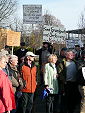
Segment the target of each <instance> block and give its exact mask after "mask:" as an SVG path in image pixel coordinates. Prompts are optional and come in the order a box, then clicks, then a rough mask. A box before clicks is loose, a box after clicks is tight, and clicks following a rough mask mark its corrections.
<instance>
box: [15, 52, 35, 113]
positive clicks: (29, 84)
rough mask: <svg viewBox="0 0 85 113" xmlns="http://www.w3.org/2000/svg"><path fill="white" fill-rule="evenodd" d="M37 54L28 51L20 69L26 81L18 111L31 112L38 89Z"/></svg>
mask: <svg viewBox="0 0 85 113" xmlns="http://www.w3.org/2000/svg"><path fill="white" fill-rule="evenodd" d="M35 57H36V55H35V54H34V53H33V52H31V51H28V52H27V53H26V56H25V60H24V63H23V65H22V67H21V69H20V72H21V76H22V78H23V80H24V81H25V83H26V84H25V87H24V88H23V89H22V90H21V91H22V96H21V100H20V103H19V106H18V107H19V109H18V110H17V113H31V110H32V105H33V97H34V92H35V90H36V84H37V82H36V66H35V64H34V59H35Z"/></svg>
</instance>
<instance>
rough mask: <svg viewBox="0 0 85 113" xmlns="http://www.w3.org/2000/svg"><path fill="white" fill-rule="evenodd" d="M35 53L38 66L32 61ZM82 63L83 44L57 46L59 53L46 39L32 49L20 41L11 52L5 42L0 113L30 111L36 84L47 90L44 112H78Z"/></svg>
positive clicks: (0, 65)
mask: <svg viewBox="0 0 85 113" xmlns="http://www.w3.org/2000/svg"><path fill="white" fill-rule="evenodd" d="M6 48H7V49H6ZM37 55H39V68H37V66H36V65H35V58H36V57H37ZM84 67H85V46H84V47H82V48H80V46H79V45H76V46H75V48H73V49H68V48H66V47H64V48H61V51H60V55H57V54H56V53H55V51H53V47H52V45H50V44H49V43H48V42H43V46H42V48H40V49H38V50H36V51H35V53H33V52H31V51H28V50H27V49H25V43H24V42H22V43H21V48H20V49H18V50H17V51H16V52H15V54H14V55H11V54H10V52H9V51H8V46H6V47H5V50H4V49H3V50H1V52H0V113H31V112H32V106H33V99H34V96H35V92H36V88H37V86H38V87H39V85H40V87H41V85H42V86H43V91H44V90H45V91H46V94H47V95H44V96H45V97H44V98H43V99H45V100H46V108H45V109H46V113H80V112H81V109H82V106H81V100H82V95H81V88H82V86H85V73H84V72H82V68H84ZM37 71H39V73H38V75H37ZM37 76H40V84H37Z"/></svg>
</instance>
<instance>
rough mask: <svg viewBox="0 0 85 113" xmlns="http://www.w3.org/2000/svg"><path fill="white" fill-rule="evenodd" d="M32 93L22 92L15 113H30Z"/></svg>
mask: <svg viewBox="0 0 85 113" xmlns="http://www.w3.org/2000/svg"><path fill="white" fill-rule="evenodd" d="M33 97H34V93H27V92H23V93H22V96H21V98H20V100H19V103H18V109H17V112H16V113H31V110H32V105H33Z"/></svg>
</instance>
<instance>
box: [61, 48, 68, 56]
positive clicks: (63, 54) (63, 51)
mask: <svg viewBox="0 0 85 113" xmlns="http://www.w3.org/2000/svg"><path fill="white" fill-rule="evenodd" d="M66 51H67V48H65V47H64V48H62V49H61V51H60V55H61V56H62V57H65V54H66Z"/></svg>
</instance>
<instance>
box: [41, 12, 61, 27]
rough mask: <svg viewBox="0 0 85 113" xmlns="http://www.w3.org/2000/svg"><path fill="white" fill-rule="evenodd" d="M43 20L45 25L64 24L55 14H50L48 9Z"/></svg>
mask: <svg viewBox="0 0 85 113" xmlns="http://www.w3.org/2000/svg"><path fill="white" fill-rule="evenodd" d="M43 21H44V22H43V23H44V24H45V25H53V26H63V25H62V24H61V21H60V20H59V19H58V18H56V17H55V16H53V15H51V14H49V13H48V11H46V13H45V14H44V15H43Z"/></svg>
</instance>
